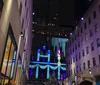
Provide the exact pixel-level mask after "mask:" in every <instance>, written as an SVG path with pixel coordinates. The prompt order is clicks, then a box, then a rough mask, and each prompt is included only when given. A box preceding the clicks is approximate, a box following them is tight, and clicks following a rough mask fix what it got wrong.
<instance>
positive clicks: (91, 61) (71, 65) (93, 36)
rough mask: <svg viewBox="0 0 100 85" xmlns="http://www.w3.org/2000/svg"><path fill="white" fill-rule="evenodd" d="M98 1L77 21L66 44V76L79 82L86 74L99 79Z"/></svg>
mask: <svg viewBox="0 0 100 85" xmlns="http://www.w3.org/2000/svg"><path fill="white" fill-rule="evenodd" d="M99 20H100V1H99V0H95V1H94V2H93V4H92V5H91V6H90V8H89V9H88V10H87V12H86V13H85V14H84V16H83V17H82V18H81V19H80V21H79V22H78V25H77V26H76V29H75V31H74V32H73V33H72V35H71V39H70V42H69V44H68V46H67V50H68V52H67V55H68V56H67V76H68V78H69V79H70V80H72V82H76V83H79V82H80V81H82V80H83V79H86V78H87V76H88V77H90V78H91V79H92V80H91V79H90V78H89V79H90V80H91V81H96V82H98V81H100V29H99V27H100V22H99Z"/></svg>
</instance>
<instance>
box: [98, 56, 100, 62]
mask: <svg viewBox="0 0 100 85" xmlns="http://www.w3.org/2000/svg"><path fill="white" fill-rule="evenodd" d="M98 57H99V64H100V55H99V56H98Z"/></svg>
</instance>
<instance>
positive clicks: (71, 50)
mask: <svg viewBox="0 0 100 85" xmlns="http://www.w3.org/2000/svg"><path fill="white" fill-rule="evenodd" d="M83 43H84V42H83V41H82V44H83ZM96 43H97V47H100V38H97V39H96ZM79 47H80V42H78V44H75V47H73V48H72V49H70V53H69V55H72V53H74V52H75V51H76V50H77V49H78V48H79ZM93 50H94V44H93V42H92V43H91V51H93ZM86 53H87V54H89V47H88V46H87V47H86ZM82 54H83V56H85V55H84V50H83V51H82Z"/></svg>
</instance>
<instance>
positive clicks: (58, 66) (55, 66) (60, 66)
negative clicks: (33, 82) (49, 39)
mask: <svg viewBox="0 0 100 85" xmlns="http://www.w3.org/2000/svg"><path fill="white" fill-rule="evenodd" d="M40 52H41V50H40V49H38V51H37V61H36V62H33V61H31V63H33V65H30V66H29V68H36V75H35V77H36V78H39V69H44V70H47V76H46V78H47V79H49V78H50V70H53V71H54V70H57V74H58V80H60V79H61V78H60V77H61V70H62V71H66V64H64V63H61V61H60V60H61V54H60V48H58V62H57V63H52V62H50V53H51V52H50V50H48V51H47V53H48V54H47V55H41V53H40ZM40 57H42V58H47V62H41V61H40ZM40 75H41V74H40Z"/></svg>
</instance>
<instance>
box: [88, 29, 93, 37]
mask: <svg viewBox="0 0 100 85" xmlns="http://www.w3.org/2000/svg"><path fill="white" fill-rule="evenodd" d="M89 33H90V37H92V36H93V32H92V29H90V30H89Z"/></svg>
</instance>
